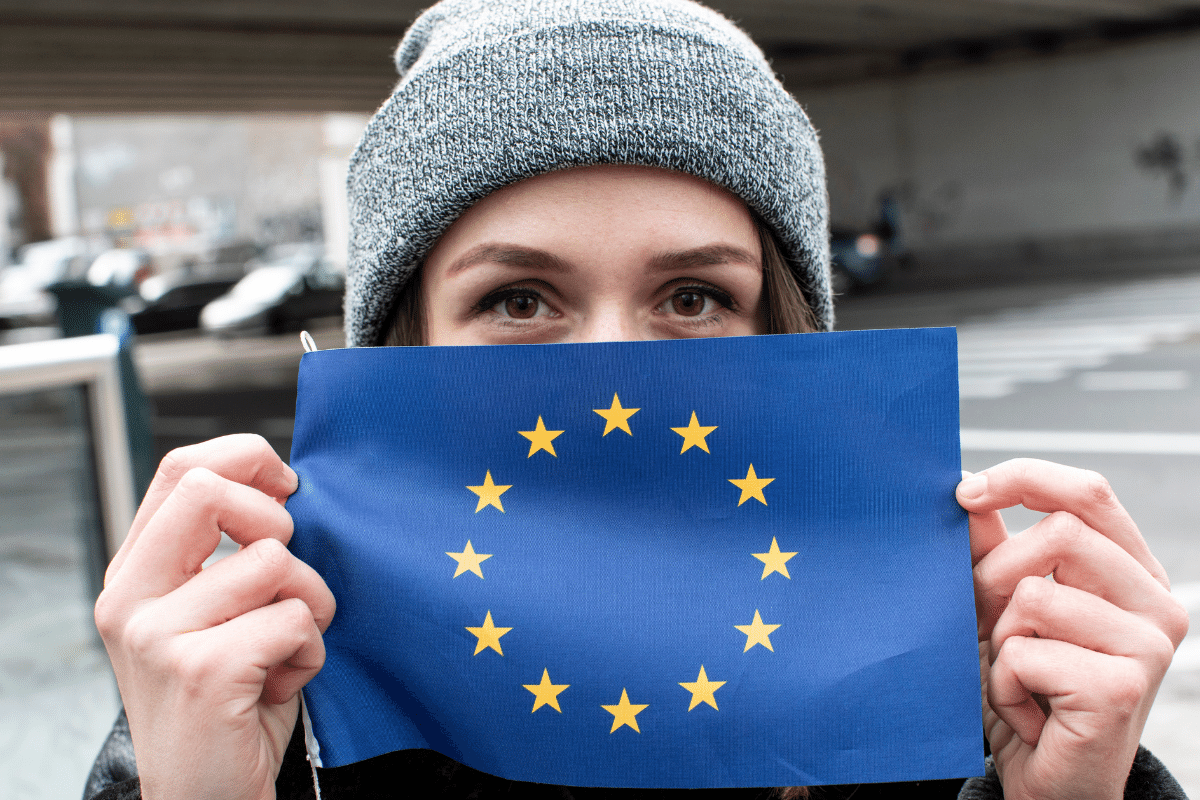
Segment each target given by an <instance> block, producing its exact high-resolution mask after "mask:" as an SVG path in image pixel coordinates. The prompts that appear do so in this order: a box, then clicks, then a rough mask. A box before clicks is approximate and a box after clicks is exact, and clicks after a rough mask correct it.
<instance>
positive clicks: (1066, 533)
mask: <svg viewBox="0 0 1200 800" xmlns="http://www.w3.org/2000/svg"><path fill="white" fill-rule="evenodd" d="M1045 531H1046V534H1045V535H1046V542H1047V543H1048V544H1049V545H1050V546H1051V548H1053V550H1054V551H1055V552H1059V553H1065V552H1070V551H1073V550H1076V549H1078V548H1080V547H1081V546H1083V544H1084V539H1085V531H1084V525H1083V522H1082V521H1081V520H1080V519H1079V517H1077V516H1075V515H1074V514H1072V513H1070V512H1067V511H1055V512H1054V513H1053V514H1050V515H1049V516H1048V517H1046V521H1045Z"/></svg>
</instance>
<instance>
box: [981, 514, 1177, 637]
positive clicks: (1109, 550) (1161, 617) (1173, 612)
mask: <svg viewBox="0 0 1200 800" xmlns="http://www.w3.org/2000/svg"><path fill="white" fill-rule="evenodd" d="M1045 575H1053V576H1054V579H1055V580H1056V581H1057V582H1058V583H1062V584H1065V585H1067V586H1073V587H1075V588H1076V589H1080V590H1082V591H1084V592H1089V593H1091V594H1094V595H1096V596H1098V597H1101V598H1103V599H1104V600H1107V601H1108V602H1109V603H1112V604H1113V605H1115V606H1118V607H1119V608H1123V609H1125V610H1126V611H1129V612H1130V613H1133V614H1136V615H1138V616H1139V617H1142V618H1144V619H1147V620H1149V621H1150V622H1152V623H1153V624H1154V625H1155V626H1157V627H1158V628H1159V629H1161V630H1162V631H1163V632H1164V633H1165V634H1167V636H1168V637H1169V638H1170V639H1171V641H1173V642H1175V643H1176V644H1178V642H1179V641H1182V639H1183V636H1184V635H1185V634H1186V632H1187V615H1186V613H1185V612H1184V611H1183V608H1182V606H1180V604H1179V603H1178V602H1177V601H1176V600H1175V599H1174V598H1173V597H1172V596H1171V594H1170V593H1169V592H1168V591H1167V590H1166V589H1165V588H1163V586H1162V585H1161V584H1160V583H1158V582H1157V581H1156V580H1154V578H1152V577H1151V576H1150V574H1149V573H1148V572H1146V570H1144V569H1143V568H1142V567H1141V565H1140V564H1139V563H1138V562H1137V561H1136V560H1135V559H1134V558H1133V556H1131V555H1130V554H1129V553H1128V552H1126V551H1125V550H1123V549H1122V548H1121V547H1119V546H1118V545H1117V544H1116V543H1114V542H1113V541H1111V540H1110V539H1108V538H1106V537H1104V536H1102V535H1100V534H1099V533H1097V532H1096V531H1094V530H1092V529H1091V528H1089V527H1088V526H1087V525H1085V524H1083V522H1082V521H1081V520H1080V519H1079V518H1078V517H1075V516H1073V515H1071V514H1067V513H1065V512H1057V513H1054V514H1051V515H1050V516H1048V517H1046V518H1045V519H1043V520H1041V521H1040V522H1038V523H1037V524H1036V525H1034V526H1033V527H1032V528H1030V529H1029V530H1027V531H1024V532H1023V533H1020V534H1018V535H1016V536H1013V537H1011V538H1010V539H1008V541H1006V542H1004V543H1003V544H1001V545H999V546H998V547H996V548H995V549H994V550H992V552H990V553H989V554H988V555H987V556H985V557H984V558H983V560H981V561H980V562H979V563H978V564H976V565H975V569H974V577H975V603H976V608H977V610H978V614H979V618H980V630H981V631H983V632H985V633H986V632H987V631H990V630H991V629H992V626H994V625H995V622H996V620H997V619H998V618H999V617H1000V614H1001V613H1003V611H1004V609H1005V608H1006V607H1007V605H1008V603H1009V600H1010V599H1011V598H1012V596H1013V593H1014V592H1015V591H1016V588H1017V584H1019V583H1020V582H1021V580H1022V579H1023V578H1026V577H1028V576H1035V577H1041V576H1045Z"/></svg>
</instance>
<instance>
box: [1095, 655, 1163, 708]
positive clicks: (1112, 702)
mask: <svg viewBox="0 0 1200 800" xmlns="http://www.w3.org/2000/svg"><path fill="white" fill-rule="evenodd" d="M1150 690H1151V683H1150V679H1149V678H1148V677H1147V676H1146V673H1145V672H1143V671H1142V670H1141V669H1139V668H1138V667H1137V666H1136V665H1135V664H1134V663H1133V662H1132V661H1129V660H1127V659H1121V666H1119V667H1117V668H1115V669H1113V670H1112V672H1111V674H1110V675H1109V678H1108V680H1107V681H1104V682H1103V683H1102V685H1101V692H1102V696H1103V698H1104V700H1105V702H1106V704H1107V705H1108V707H1109V708H1110V709H1112V710H1113V711H1114V712H1116V713H1117V714H1119V715H1121V716H1132V715H1133V713H1134V710H1135V709H1137V708H1138V707H1139V706H1140V705H1141V704H1142V701H1143V699H1144V698H1145V697H1146V696H1147V695H1149V693H1150Z"/></svg>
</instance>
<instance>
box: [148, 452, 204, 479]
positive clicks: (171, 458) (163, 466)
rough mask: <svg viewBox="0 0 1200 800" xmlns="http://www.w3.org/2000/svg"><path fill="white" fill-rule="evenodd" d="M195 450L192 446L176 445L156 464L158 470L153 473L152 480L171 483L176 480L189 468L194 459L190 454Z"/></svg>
mask: <svg viewBox="0 0 1200 800" xmlns="http://www.w3.org/2000/svg"><path fill="white" fill-rule="evenodd" d="M194 452H195V449H194V446H193V445H189V446H187V447H176V448H175V449H174V450H171V451H170V452H169V453H167V454H166V455H165V456H163V460H162V461H160V462H159V464H158V471H157V472H156V473H155V477H154V480H155V481H156V482H163V483H168V484H172V483H175V482H176V481H178V480H179V479H180V478H181V477H183V475H184V474H186V473H187V471H188V470H189V469H191V468H192V462H193V461H194V459H193V457H192V454H193V453H194Z"/></svg>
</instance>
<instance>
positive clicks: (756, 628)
mask: <svg viewBox="0 0 1200 800" xmlns="http://www.w3.org/2000/svg"><path fill="white" fill-rule="evenodd" d="M733 627H735V628H737V629H738V630H739V631H741V632H742V633H744V634H746V650H749V649H750V648H751V647H754V645H756V644H761V645H762V646H763V647H765V648H767V649H768V650H770V651H771V652H772V653H774V652H775V648H774V647H771V638H770V637H771V634H772V633H773V632H774V631H775V629H776V628H778V627H779V626H778V625H767V624H765V623H764V622H763V621H762V617H760V616H759V615H758V609H757V608H756V609H754V621H753V622H751V623H750V624H749V625H734V626H733ZM746 650H743V651H742V652H743V653H744V652H746Z"/></svg>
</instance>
